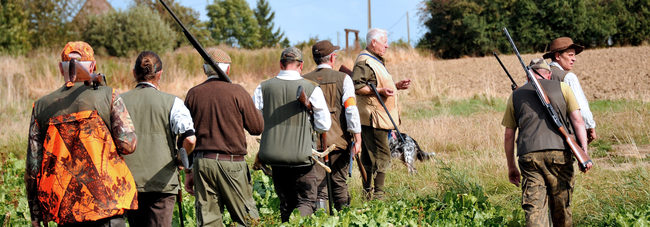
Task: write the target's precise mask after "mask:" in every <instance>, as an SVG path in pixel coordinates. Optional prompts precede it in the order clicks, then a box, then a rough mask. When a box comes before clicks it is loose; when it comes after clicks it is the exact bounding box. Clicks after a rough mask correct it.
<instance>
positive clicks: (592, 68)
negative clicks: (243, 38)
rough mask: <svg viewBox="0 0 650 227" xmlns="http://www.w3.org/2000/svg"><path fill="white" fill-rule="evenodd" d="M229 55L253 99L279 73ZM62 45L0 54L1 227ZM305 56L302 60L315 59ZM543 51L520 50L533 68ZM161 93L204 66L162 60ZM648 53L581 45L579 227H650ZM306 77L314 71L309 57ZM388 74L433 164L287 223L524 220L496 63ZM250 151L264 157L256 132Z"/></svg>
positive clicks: (411, 58)
mask: <svg viewBox="0 0 650 227" xmlns="http://www.w3.org/2000/svg"><path fill="white" fill-rule="evenodd" d="M225 49H226V51H227V52H228V53H229V54H230V55H231V57H232V58H233V61H234V63H233V66H232V75H231V78H232V79H233V81H234V82H236V83H239V84H242V85H243V86H244V87H245V88H246V89H247V90H248V91H249V92H251V93H252V91H253V89H254V88H255V86H257V84H259V82H260V81H262V80H264V79H267V78H271V77H272V76H274V75H275V73H277V71H278V70H279V63H278V61H279V55H280V52H281V50H280V49H262V50H255V51H251V50H238V49H230V48H225ZM59 51H60V50H39V51H36V52H33V53H30V54H28V55H26V56H18V57H11V56H0V95H1V96H0V108H1V109H2V110H3V111H2V112H1V113H0V123H1V124H2V130H0V148H1V149H2V151H3V152H0V174H1V175H2V176H1V177H0V223H2V225H3V226H24V225H25V224H26V223H27V221H28V218H29V213H28V210H27V203H26V198H25V195H24V185H23V182H22V176H23V173H24V165H25V164H24V156H25V150H26V135H27V128H28V120H29V114H30V111H31V110H30V107H31V103H32V102H33V101H34V100H35V99H37V98H38V97H40V96H42V95H44V94H47V93H48V92H50V91H52V90H54V89H56V88H57V87H59V86H61V85H62V84H63V82H62V78H61V77H60V76H59V74H58V69H57V66H56V64H57V61H58V60H57V56H58V54H57V53H58V52H59ZM308 53H309V51H308V50H306V51H305V56H306V57H307V58H309V57H310V55H311V54H308ZM356 54H357V52H353V51H349V52H345V51H342V52H340V54H339V58H338V59H339V63H338V64H343V65H346V66H347V67H351V66H352V64H353V61H354V58H355V56H356ZM538 56H541V54H539V53H538V54H528V55H524V56H523V58H524V59H525V61H529V60H530V59H532V58H533V57H538ZM161 57H162V58H163V63H164V66H163V70H164V76H163V81H162V82H161V89H162V90H163V91H166V92H169V93H172V94H174V95H177V96H179V97H181V98H182V97H184V96H185V93H186V92H187V90H188V89H189V88H190V87H192V86H194V85H196V84H198V83H200V82H201V81H203V80H204V78H205V77H204V76H203V75H202V71H201V68H200V65H201V59H200V56H198V54H196V53H195V51H194V50H192V49H191V48H181V49H178V50H176V51H174V52H172V53H166V54H163V55H162V56H161ZM500 57H501V58H502V61H503V62H504V64H505V65H506V67H507V68H508V69H509V70H510V73H511V74H512V75H513V76H514V77H515V80H516V82H517V83H518V84H523V82H524V80H525V76H524V75H523V71H522V70H521V67H520V65H519V63H518V61H517V60H516V57H515V56H513V55H502V56H500ZM649 59H650V46H640V47H620V48H608V49H593V50H591V49H590V50H585V51H584V52H583V53H581V54H580V55H579V56H578V62H577V63H576V67H575V69H574V72H576V73H577V75H578V76H579V78H580V82H581V83H582V87H583V89H584V91H585V93H586V95H587V98H588V99H589V100H590V102H591V108H592V111H593V113H594V116H595V118H596V122H597V124H598V126H597V132H598V134H599V137H600V138H599V139H598V140H597V141H595V142H594V143H592V144H591V145H590V153H591V155H592V157H593V158H594V161H595V163H596V165H595V167H594V168H593V169H592V170H591V171H590V172H589V173H588V174H581V173H577V174H576V175H577V176H576V184H575V188H574V194H573V198H572V207H573V214H574V223H575V224H577V225H639V226H643V225H646V226H647V225H648V224H649V222H650V173H649V169H650V168H649V166H650V98H648V97H650V68H648V65H650V60H649ZM97 60H98V65H99V66H98V67H99V68H98V71H99V72H103V73H105V74H106V75H107V76H108V82H109V84H110V85H111V86H113V87H115V88H117V89H118V90H119V91H121V92H123V91H127V90H128V89H130V88H131V87H132V86H133V85H134V84H135V83H134V82H133V79H132V76H131V69H132V67H133V62H134V61H135V56H132V57H131V58H113V57H98V59H97ZM305 60H306V61H305V72H308V71H311V70H313V69H314V68H315V65H314V63H313V62H312V61H311V59H305ZM387 68H388V69H389V71H390V72H391V73H392V74H393V75H394V76H395V77H396V78H397V79H403V78H410V79H412V80H413V85H412V87H411V89H409V90H407V91H403V92H400V93H399V100H400V104H401V107H402V126H401V130H402V131H404V132H405V133H408V134H409V135H411V136H412V137H413V138H415V139H416V140H418V142H419V143H420V145H421V146H422V148H423V149H424V150H425V151H428V152H436V157H435V159H434V160H432V161H428V162H418V163H416V166H417V168H418V174H416V175H409V174H408V173H407V171H406V168H405V166H404V165H402V164H401V163H400V161H398V160H393V164H392V167H391V171H390V173H389V174H388V177H387V193H388V199H387V200H386V201H375V202H364V201H362V200H361V199H360V196H359V195H360V194H361V180H360V179H359V174H358V172H357V171H356V170H355V172H354V175H353V178H352V179H351V180H350V188H351V194H352V196H353V202H352V207H351V208H350V209H346V210H343V211H341V212H339V213H338V214H337V216H336V217H328V216H327V215H325V214H323V213H318V214H316V215H315V216H314V217H311V218H303V219H300V218H297V217H296V218H295V219H292V221H291V222H290V225H333V224H335V223H339V224H340V225H342V226H346V225H378V224H380V223H392V224H394V225H409V226H411V225H521V223H522V222H521V221H522V220H523V212H522V211H521V207H520V205H519V204H520V202H521V198H520V197H521V190H520V189H519V188H517V187H515V186H514V185H512V184H510V183H509V182H508V180H507V172H506V170H507V168H506V165H505V157H504V152H503V148H502V147H503V145H502V144H503V127H502V126H501V125H500V122H501V117H502V112H503V110H504V109H505V100H506V99H507V97H508V95H509V94H510V92H511V91H510V85H509V81H508V79H507V77H506V76H505V74H504V73H503V71H502V69H501V68H500V67H499V65H498V63H497V62H496V60H495V59H494V58H493V57H483V58H462V59H456V60H436V59H433V58H431V57H428V56H422V55H420V54H418V53H417V52H416V51H413V50H405V49H389V51H388V56H387ZM248 142H249V151H250V153H251V155H252V154H254V153H256V152H257V149H258V145H257V143H256V142H255V139H254V138H252V137H249V139H248ZM253 175H254V181H255V185H254V187H255V196H256V200H257V202H258V207H259V208H260V213H261V214H262V216H263V217H262V219H261V220H260V223H259V224H260V225H268V224H278V223H279V212H278V203H277V198H276V197H274V193H273V192H272V185H271V183H270V179H268V178H267V177H265V176H263V175H262V174H261V173H260V172H255V173H254V174H253ZM191 206H192V198H191V197H190V196H186V200H185V205H184V207H185V209H186V216H187V217H188V219H189V220H188V222H187V224H190V225H191V224H193V211H191Z"/></svg>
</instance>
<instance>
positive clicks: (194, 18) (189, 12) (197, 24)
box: [133, 0, 214, 47]
mask: <svg viewBox="0 0 650 227" xmlns="http://www.w3.org/2000/svg"><path fill="white" fill-rule="evenodd" d="M133 2H134V3H135V5H136V6H137V5H144V6H146V7H148V8H150V9H151V10H153V11H154V12H156V13H158V14H159V15H160V17H161V18H162V19H163V20H164V21H165V22H166V23H167V24H168V25H169V26H170V27H171V29H172V30H173V31H175V32H176V37H177V38H178V39H177V40H176V45H175V46H174V47H180V46H181V45H189V44H190V42H189V41H187V39H186V38H185V35H184V34H183V30H182V29H181V28H180V26H179V25H178V24H177V23H176V21H175V20H174V18H172V16H171V15H170V14H169V12H167V10H166V9H165V7H164V6H163V5H162V4H160V3H159V2H158V0H133ZM165 3H167V5H169V7H170V8H171V9H172V10H173V11H174V13H175V14H176V16H177V17H178V19H179V20H181V22H183V25H185V27H186V28H187V29H188V30H189V31H190V33H192V35H194V37H195V38H196V39H197V40H198V41H199V42H200V43H201V45H203V46H209V45H212V44H214V42H213V41H212V39H211V38H210V32H209V31H208V30H207V23H205V22H202V21H201V20H200V19H199V12H197V11H196V10H194V9H192V8H190V7H185V6H182V5H180V4H179V3H178V2H176V1H174V0H166V1H165Z"/></svg>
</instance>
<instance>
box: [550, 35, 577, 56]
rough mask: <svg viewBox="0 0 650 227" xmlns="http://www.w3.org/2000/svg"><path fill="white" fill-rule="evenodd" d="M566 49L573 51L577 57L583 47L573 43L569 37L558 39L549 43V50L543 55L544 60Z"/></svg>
mask: <svg viewBox="0 0 650 227" xmlns="http://www.w3.org/2000/svg"><path fill="white" fill-rule="evenodd" d="M567 49H574V50H575V51H576V55H577V54H579V53H580V52H582V50H584V49H585V47H583V46H580V45H578V44H575V43H573V40H572V39H571V38H569V37H560V38H557V39H554V40H553V41H552V42H551V47H550V50H549V51H548V52H547V53H546V54H544V58H552V57H553V55H554V54H555V52H561V51H565V50H567Z"/></svg>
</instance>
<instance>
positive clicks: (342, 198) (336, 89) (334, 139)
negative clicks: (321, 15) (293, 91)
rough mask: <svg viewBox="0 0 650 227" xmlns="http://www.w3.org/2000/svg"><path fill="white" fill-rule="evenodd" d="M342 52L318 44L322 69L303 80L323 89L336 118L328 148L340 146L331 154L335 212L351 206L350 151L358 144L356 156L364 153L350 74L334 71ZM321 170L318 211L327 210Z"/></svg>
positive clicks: (317, 57)
mask: <svg viewBox="0 0 650 227" xmlns="http://www.w3.org/2000/svg"><path fill="white" fill-rule="evenodd" d="M338 49H340V47H339V46H334V45H332V43H331V42H330V41H328V40H323V41H319V42H317V43H316V44H314V46H313V47H312V55H313V56H314V61H315V62H316V64H317V65H318V66H317V67H316V70H314V71H313V72H310V73H308V74H305V75H303V78H305V79H308V80H311V81H315V82H317V83H318V84H319V85H320V88H321V89H322V90H323V94H324V95H325V100H326V101H327V106H328V108H329V111H330V116H331V117H332V126H331V127H330V130H329V131H327V144H326V145H327V147H329V146H330V145H335V146H336V149H335V150H334V151H332V152H331V153H330V154H329V161H330V167H331V168H332V174H331V178H332V185H331V186H332V189H331V190H332V192H333V193H332V197H333V198H334V199H333V200H334V201H333V203H334V208H336V209H337V210H341V208H342V207H343V206H348V205H349V204H350V195H349V194H348V186H347V184H346V180H347V177H346V175H347V174H348V168H349V163H350V152H349V151H348V150H347V148H348V146H349V145H350V144H351V142H352V141H354V146H353V147H352V148H351V149H352V152H353V153H354V154H357V153H359V152H360V151H361V123H360V122H359V110H358V109H357V106H356V98H355V95H354V85H353V84H352V79H351V78H350V76H348V75H347V74H345V73H342V72H339V71H335V70H333V69H332V67H334V62H335V61H336V53H335V52H334V51H336V50H338ZM353 137H354V140H353V139H352V138H353ZM319 147H320V142H319ZM317 170H319V174H320V177H321V178H322V179H321V180H320V182H321V183H320V185H319V189H318V203H317V204H316V209H319V208H325V200H327V182H326V179H325V171H324V170H323V169H322V168H318V169H317Z"/></svg>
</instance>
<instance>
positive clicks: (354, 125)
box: [317, 64, 361, 133]
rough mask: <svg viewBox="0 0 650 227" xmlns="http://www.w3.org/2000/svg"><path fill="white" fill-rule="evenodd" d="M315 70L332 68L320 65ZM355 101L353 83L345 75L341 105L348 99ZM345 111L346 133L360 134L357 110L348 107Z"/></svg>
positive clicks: (352, 106)
mask: <svg viewBox="0 0 650 227" xmlns="http://www.w3.org/2000/svg"><path fill="white" fill-rule="evenodd" d="M317 68H319V69H320V68H328V69H331V68H332V66H330V65H329V64H320V65H318V66H317ZM350 98H353V99H356V95H355V94H354V83H353V82H352V78H351V77H350V75H347V74H345V79H343V96H341V103H345V101H347V100H348V99H350ZM344 109H345V121H346V122H347V123H348V128H347V130H348V132H351V133H361V120H360V119H361V118H359V109H358V108H357V106H356V105H351V106H348V107H346V108H344Z"/></svg>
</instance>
